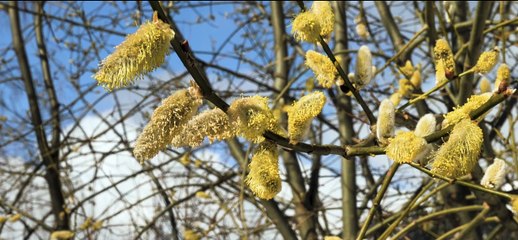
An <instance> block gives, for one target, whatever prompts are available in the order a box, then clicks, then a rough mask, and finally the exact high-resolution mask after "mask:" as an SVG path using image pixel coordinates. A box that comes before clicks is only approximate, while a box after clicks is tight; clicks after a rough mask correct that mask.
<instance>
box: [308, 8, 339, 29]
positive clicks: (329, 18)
mask: <svg viewBox="0 0 518 240" xmlns="http://www.w3.org/2000/svg"><path fill="white" fill-rule="evenodd" d="M309 11H310V12H312V13H313V14H315V15H316V16H317V21H318V22H319V24H320V35H321V36H323V37H327V36H329V35H330V34H331V33H332V32H333V29H334V27H335V13H334V12H333V8H331V4H330V3H329V1H314V2H313V5H311V8H310V9H309Z"/></svg>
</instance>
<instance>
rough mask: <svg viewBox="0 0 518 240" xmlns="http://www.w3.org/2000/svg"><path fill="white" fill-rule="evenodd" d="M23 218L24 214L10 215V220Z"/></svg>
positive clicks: (14, 220) (15, 220)
mask: <svg viewBox="0 0 518 240" xmlns="http://www.w3.org/2000/svg"><path fill="white" fill-rule="evenodd" d="M21 218H22V215H21V214H19V213H17V214H14V215H12V216H11V217H9V222H17V221H18V220H20V219H21Z"/></svg>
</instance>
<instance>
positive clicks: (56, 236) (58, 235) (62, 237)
mask: <svg viewBox="0 0 518 240" xmlns="http://www.w3.org/2000/svg"><path fill="white" fill-rule="evenodd" d="M74 235H75V233H74V232H72V231H69V230H61V231H54V232H52V234H50V240H67V239H71V238H73V237H74Z"/></svg>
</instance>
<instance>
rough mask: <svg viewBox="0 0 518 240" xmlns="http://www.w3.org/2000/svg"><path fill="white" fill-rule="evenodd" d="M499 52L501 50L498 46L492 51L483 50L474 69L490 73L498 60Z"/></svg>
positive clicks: (477, 71)
mask: <svg viewBox="0 0 518 240" xmlns="http://www.w3.org/2000/svg"><path fill="white" fill-rule="evenodd" d="M498 53H500V50H499V49H498V48H496V47H495V48H494V49H493V50H491V51H486V52H483V53H482V54H480V57H479V58H478V60H477V64H476V65H475V66H474V67H473V68H472V70H473V71H474V72H476V73H488V72H489V71H491V69H493V67H494V66H495V65H496V63H497V62H498Z"/></svg>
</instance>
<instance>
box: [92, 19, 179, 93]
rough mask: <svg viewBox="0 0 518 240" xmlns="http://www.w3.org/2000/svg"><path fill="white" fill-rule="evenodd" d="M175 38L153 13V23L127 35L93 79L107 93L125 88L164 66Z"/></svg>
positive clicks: (146, 24) (148, 23)
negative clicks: (107, 91)
mask: <svg viewBox="0 0 518 240" xmlns="http://www.w3.org/2000/svg"><path fill="white" fill-rule="evenodd" d="M174 35H175V33H174V32H173V30H171V28H170V27H169V24H167V23H164V22H162V21H161V20H159V19H158V17H157V13H156V12H155V13H154V14H153V22H146V23H144V24H143V25H142V26H140V28H139V29H138V30H137V31H136V32H135V33H133V34H130V35H128V36H127V37H126V39H125V40H124V42H122V43H121V44H120V45H118V46H117V47H116V48H115V51H114V52H113V53H112V54H110V55H109V56H108V57H106V58H105V59H104V60H103V61H102V62H101V64H100V67H99V71H97V73H95V75H94V76H93V78H94V79H96V80H97V82H98V83H99V84H100V85H102V86H104V87H105V88H106V89H109V90H113V89H114V88H119V87H123V86H128V85H129V84H131V83H132V82H134V81H135V79H139V78H142V76H144V74H145V73H148V72H150V71H152V70H154V69H155V68H158V67H159V66H160V65H162V64H163V63H164V60H165V56H166V55H167V54H169V45H170V43H169V42H170V41H171V40H172V39H173V38H174Z"/></svg>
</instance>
